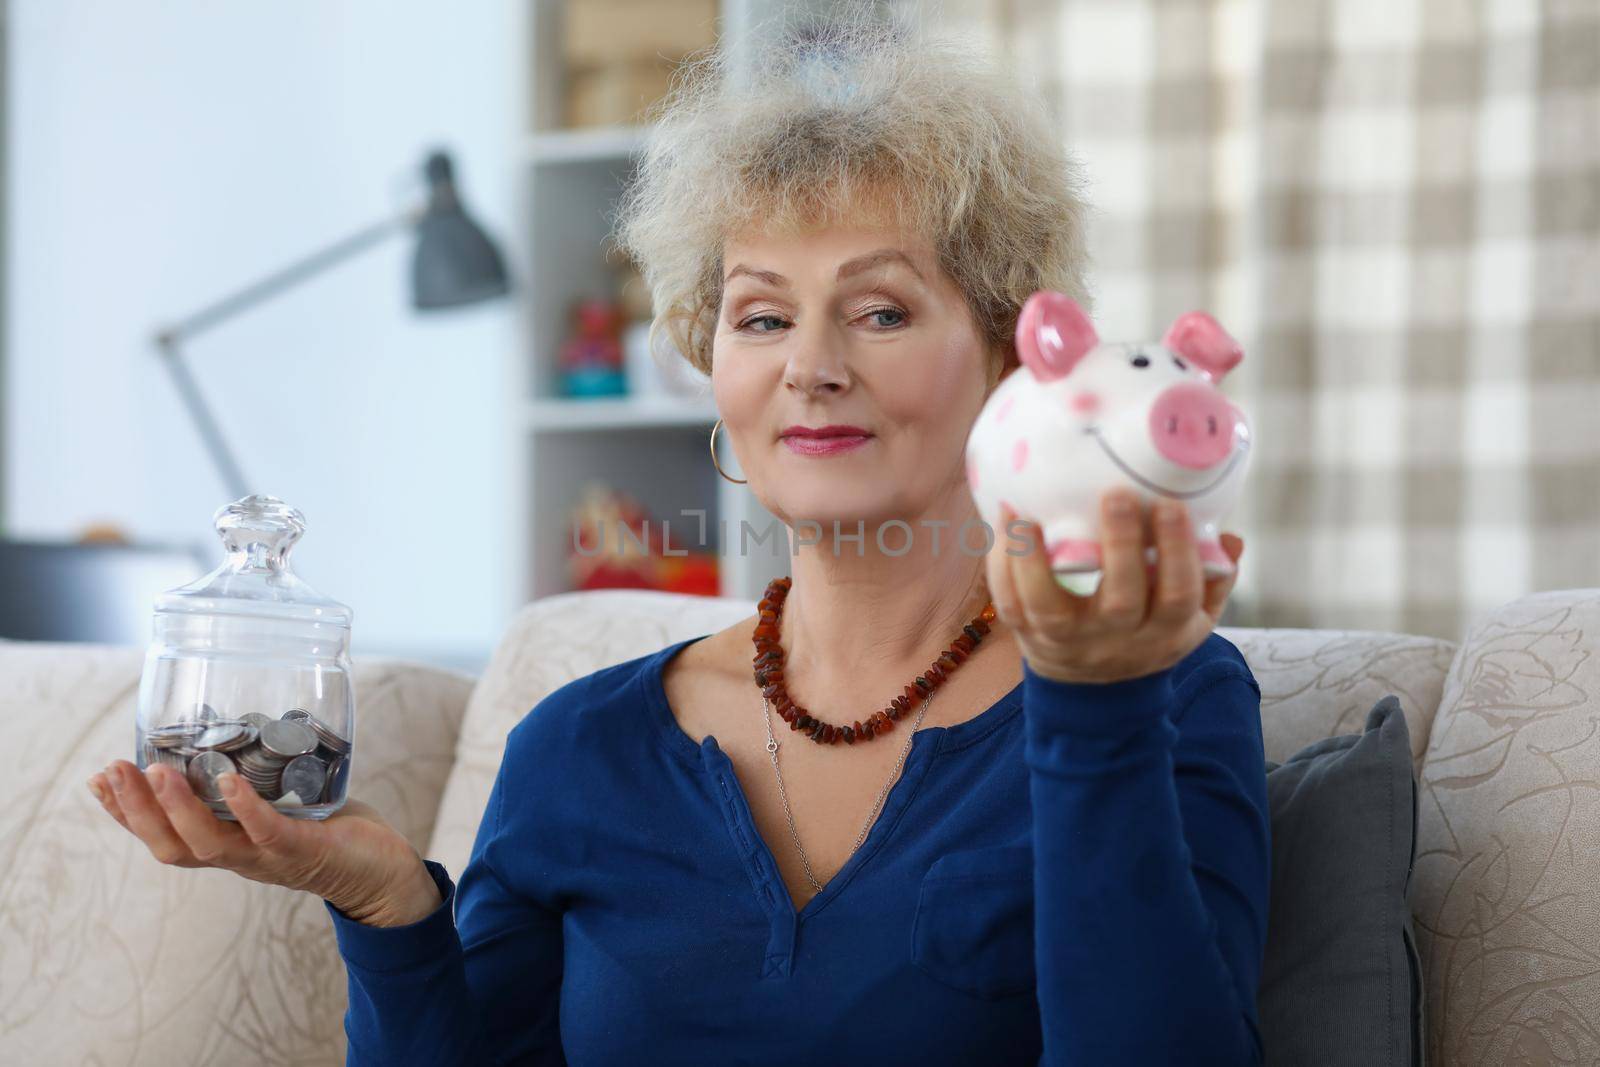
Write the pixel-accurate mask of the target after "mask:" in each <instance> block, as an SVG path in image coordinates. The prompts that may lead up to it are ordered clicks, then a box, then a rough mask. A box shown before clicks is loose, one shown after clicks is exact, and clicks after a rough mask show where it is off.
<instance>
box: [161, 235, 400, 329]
mask: <svg viewBox="0 0 1600 1067" xmlns="http://www.w3.org/2000/svg"><path fill="white" fill-rule="evenodd" d="M421 216H422V208H420V207H418V208H411V209H408V210H406V211H403V212H401V213H400V214H398V215H394V216H392V217H390V218H387V219H383V220H382V221H380V222H376V223H374V224H372V225H370V226H367V227H364V228H363V229H360V230H357V231H356V232H355V233H353V234H351V235H350V236H348V237H344V238H341V239H340V240H338V241H335V242H334V243H332V244H330V245H328V246H327V247H326V248H323V249H321V250H319V251H317V252H313V253H311V254H310V255H309V256H306V257H305V258H303V259H299V260H296V261H295V262H293V263H291V264H289V265H288V266H287V267H283V268H282V269H280V270H277V271H274V272H273V273H271V274H269V275H267V276H266V277H265V278H263V279H261V280H260V281H258V282H253V283H251V284H250V285H247V286H245V287H244V288H243V289H240V290H239V291H238V292H236V293H233V294H230V295H229V296H225V297H223V298H222V299H221V300H218V301H216V302H215V303H213V304H211V305H209V306H207V307H204V308H201V309H200V310H199V311H196V312H194V313H193V314H191V315H187V316H185V317H184V318H182V319H180V320H178V322H177V323H175V324H174V325H172V326H168V327H166V328H165V329H163V330H161V331H160V332H159V333H158V334H157V335H156V341H157V343H158V344H161V343H164V342H168V341H180V340H188V339H189V338H192V337H194V336H195V335H196V334H199V333H201V332H202V331H204V330H208V329H210V328H211V327H213V326H215V325H217V324H218V323H220V322H224V321H226V320H227V319H231V318H233V317H234V316H235V315H237V314H239V313H240V312H241V311H246V310H248V309H249V308H252V307H254V306H255V305H256V304H259V303H261V302H262V301H264V300H269V299H271V298H272V297H274V296H276V295H277V294H278V293H280V292H282V291H283V290H285V289H289V288H292V287H294V286H295V285H298V284H299V283H300V282H302V281H304V280H306V279H307V278H310V277H313V276H314V275H317V274H320V273H322V272H323V271H325V270H327V269H328V268H329V267H333V266H336V265H338V264H339V263H342V262H344V261H345V260H347V259H349V258H350V257H351V256H353V255H356V254H357V253H358V252H361V251H363V250H365V249H366V248H367V247H368V246H370V245H374V244H377V243H378V242H379V241H381V240H383V239H384V238H385V237H388V236H389V235H390V234H391V233H394V232H395V231H397V230H402V229H405V228H406V227H408V226H411V225H414V224H415V223H416V221H417V220H418V219H419V218H421Z"/></svg>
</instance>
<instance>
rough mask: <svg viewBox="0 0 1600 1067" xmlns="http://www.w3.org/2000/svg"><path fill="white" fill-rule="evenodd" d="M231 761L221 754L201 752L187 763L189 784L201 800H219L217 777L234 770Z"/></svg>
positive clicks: (220, 795)
mask: <svg viewBox="0 0 1600 1067" xmlns="http://www.w3.org/2000/svg"><path fill="white" fill-rule="evenodd" d="M234 769H235V768H234V765H233V760H231V759H229V758H228V757H227V756H226V755H224V754H223V753H221V752H202V753H200V754H199V755H198V756H196V757H195V758H194V759H192V760H190V761H189V768H188V776H189V784H190V785H191V786H193V787H194V791H195V794H196V795H198V796H199V797H200V798H201V799H202V800H221V799H222V790H220V789H218V788H217V776H218V775H221V774H225V773H227V772H229V771H232V770H234Z"/></svg>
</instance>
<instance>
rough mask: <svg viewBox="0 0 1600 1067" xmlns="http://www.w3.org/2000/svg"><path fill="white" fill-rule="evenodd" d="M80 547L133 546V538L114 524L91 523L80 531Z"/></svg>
mask: <svg viewBox="0 0 1600 1067" xmlns="http://www.w3.org/2000/svg"><path fill="white" fill-rule="evenodd" d="M78 544H80V545H131V544H133V538H131V537H129V536H128V535H127V534H126V533H123V531H122V527H120V526H118V525H117V524H116V523H114V522H91V523H89V524H87V525H86V526H84V528H83V529H82V530H79V531H78Z"/></svg>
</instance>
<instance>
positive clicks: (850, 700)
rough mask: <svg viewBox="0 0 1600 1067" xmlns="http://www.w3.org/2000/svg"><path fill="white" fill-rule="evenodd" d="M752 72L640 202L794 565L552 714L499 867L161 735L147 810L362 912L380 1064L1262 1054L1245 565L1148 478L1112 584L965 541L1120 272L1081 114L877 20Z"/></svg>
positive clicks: (714, 59) (353, 944) (516, 803)
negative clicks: (1102, 273)
mask: <svg viewBox="0 0 1600 1067" xmlns="http://www.w3.org/2000/svg"><path fill="white" fill-rule="evenodd" d="M726 58H727V57H726V56H725V55H724V54H722V53H713V54H710V55H702V56H700V57H698V58H697V59H696V60H695V61H694V62H693V63H691V65H690V66H689V67H688V68H687V69H686V71H685V73H684V75H683V76H682V77H681V78H680V81H679V82H678V83H677V84H676V86H675V91H674V93H673V95H672V96H671V97H670V98H669V101H668V106H666V107H665V108H664V109H663V110H662V112H661V113H660V114H659V115H658V116H657V117H658V119H659V121H658V123H657V124H656V126H655V128H654V131H653V135H652V139H651V140H650V142H649V145H648V148H647V151H646V153H645V155H644V157H643V159H642V165H641V168H640V171H639V173H638V175H637V177H636V179H635V181H634V182H633V184H632V185H631V186H630V188H629V190H628V193H627V195H626V197H625V198H624V200H623V201H622V205H621V212H620V215H619V218H618V220H617V221H618V222H619V227H618V233H619V234H620V238H621V243H622V245H623V246H624V247H625V248H626V249H627V250H628V251H629V252H630V253H631V254H632V255H633V256H634V257H635V258H636V259H637V260H638V262H639V263H640V264H641V265H642V267H643V270H644V273H645V276H646V278H647V279H648V280H649V282H650V284H651V287H652V294H653V297H654V300H655V306H656V309H657V312H658V316H657V325H658V326H660V327H662V328H665V329H668V330H670V331H671V333H672V336H673V338H674V340H675V342H676V344H677V347H678V349H679V351H680V352H682V353H683V354H684V355H685V356H686V357H687V358H688V359H689V360H690V361H691V362H693V363H694V364H695V365H696V366H698V367H700V368H701V369H702V370H705V371H707V372H709V374H710V376H711V380H712V383H713V388H714V393H715V399H716V404H717V409H718V411H719V412H720V413H721V415H722V420H721V426H722V428H723V429H724V431H725V432H726V433H727V435H728V437H729V438H730V440H731V444H732V447H733V451H734V453H735V454H736V455H737V457H738V460H739V463H740V466H741V468H742V470H743V471H744V473H745V480H746V481H747V483H748V486H749V491H750V492H753V493H754V494H756V496H757V497H758V498H759V499H760V500H761V502H762V503H763V504H764V505H765V506H766V507H767V508H768V509H769V510H770V511H771V512H772V513H773V514H774V515H776V516H778V517H779V518H780V519H782V520H783V521H784V522H785V523H786V524H787V525H789V526H790V527H791V528H793V531H794V533H795V534H796V535H797V536H796V538H795V540H796V543H797V551H796V554H795V555H794V557H793V560H792V570H793V573H792V575H791V576H790V577H789V578H785V579H780V580H778V581H775V582H774V583H772V584H771V585H770V586H769V588H768V590H767V594H766V596H765V597H764V598H763V599H762V601H761V603H760V605H759V607H758V611H757V613H756V614H754V615H752V616H751V617H750V618H747V619H745V620H743V621H741V622H739V623H737V624H735V625H733V626H730V627H728V628H727V629H725V630H722V631H720V632H717V633H711V634H702V635H699V636H696V637H692V638H689V639H687V640H683V641H678V642H676V643H674V644H672V645H669V646H667V647H666V648H664V649H661V650H659V651H656V652H654V653H651V654H649V655H645V656H642V657H639V658H636V659H632V660H629V661H627V662H624V663H619V664H616V665H614V666H610V667H607V668H605V669H603V670H599V671H596V672H594V673H592V674H589V675H587V676H585V677H582V678H579V679H577V680H575V681H573V682H571V683H569V684H567V685H565V686H563V687H561V688H560V689H558V690H557V691H555V692H554V693H551V694H550V695H549V696H547V697H545V698H544V699H543V700H541V701H540V702H539V704H538V705H537V706H536V707H535V708H533V710H532V711H531V712H529V713H528V714H527V716H525V717H524V718H523V720H522V721H521V722H519V723H518V724H517V726H516V727H515V728H513V729H512V731H511V733H510V735H509V737H508V738H507V741H506V746H505V752H504V756H503V760H502V763H501V765H500V768H499V772H498V774H497V776H496V778H495V781H494V784H493V788H492V791H491V793H490V797H489V801H488V805H487V809H486V811H485V813H484V817H483V821H482V824H481V826H480V828H479V831H478V834H477V838H476V841H475V843H474V846H473V849H472V854H471V858H470V860H469V862H468V864H467V866H466V867H465V868H464V869H463V871H462V872H461V876H460V884H459V886H456V885H454V884H453V883H452V882H451V880H450V876H449V874H448V873H447V872H446V871H445V870H444V868H443V867H442V866H441V865H440V864H438V863H437V862H435V861H431V860H428V861H424V860H423V859H422V858H421V857H419V856H418V855H417V853H416V852H415V850H414V849H412V847H411V846H410V845H409V844H408V843H406V842H405V840H404V839H403V838H401V837H400V836H399V835H398V834H397V833H395V832H394V831H393V830H392V829H390V828H389V827H388V826H387V824H386V823H384V821H383V819H382V817H381V816H380V815H379V814H378V813H377V812H375V811H373V810H372V809H371V808H370V807H368V806H367V805H364V804H361V803H360V802H358V801H353V800H352V801H351V802H349V803H348V804H347V805H346V807H345V808H344V810H343V811H342V812H341V813H340V814H338V815H336V816H335V817H333V818H330V819H329V820H327V821H326V822H325V823H321V824H318V823H303V822H295V821H292V820H289V819H286V818H285V817H283V816H282V815H281V813H279V812H277V811H276V810H275V809H273V808H272V806H271V805H269V804H267V803H266V802H264V801H262V800H261V799H260V798H259V797H257V796H256V794H255V793H254V792H253V791H252V790H250V789H238V790H235V791H234V793H233V795H232V797H231V798H230V799H229V804H230V806H231V808H232V810H233V811H234V812H235V813H236V814H237V816H238V819H239V822H238V824H228V823H223V822H219V821H218V820H216V819H214V818H213V817H212V816H211V815H210V814H209V813H208V812H207V811H206V809H205V808H204V807H203V806H202V805H201V804H200V802H199V801H198V800H197V799H196V798H195V797H194V796H193V795H192V794H191V793H190V792H189V790H188V788H187V787H186V785H185V784H184V783H183V781H182V780H181V778H180V777H179V776H176V775H175V774H173V773H171V772H170V771H168V770H167V769H165V768H161V767H153V768H151V769H150V770H149V771H147V772H146V775H145V776H141V775H139V774H138V773H137V769H136V768H132V767H130V766H127V765H125V764H124V763H122V762H121V761H119V762H118V763H117V764H116V765H115V766H114V767H113V775H112V780H113V782H114V783H115V782H116V779H117V772H125V773H123V774H122V775H121V776H122V777H123V779H124V781H123V782H122V783H121V784H119V785H118V786H117V788H116V789H115V792H114V793H107V794H106V795H105V797H104V798H103V800H104V802H105V804H106V806H107V808H108V809H109V810H110V812H111V814H112V815H114V816H115V817H116V818H118V819H119V820H120V821H122V822H123V823H124V825H126V826H127V827H128V828H129V829H130V830H132V831H133V832H135V833H137V834H139V836H140V837H141V838H143V839H144V840H145V841H146V842H147V843H148V844H149V845H150V848H151V851H152V852H153V853H154V854H155V855H156V857H157V858H159V859H161V860H162V861H163V862H166V863H172V864H177V865H181V866H220V867H225V868H229V869H232V870H235V871H238V872H239V873H240V874H242V875H244V876H246V877H250V878H255V879H258V880H262V881H270V882H275V883H278V884H282V885H288V886H291V887H293V888H297V889H303V890H306V891H308V892H314V893H316V894H318V895H319V896H321V897H322V898H323V899H324V900H325V902H326V903H327V906H328V911H329V914H330V916H331V917H332V922H333V926H334V930H335V933H336V936H337V940H338V945H339V949H340V951H341V954H342V955H343V958H344V960H345V963H346V965H347V969H348V974H349V993H350V1000H349V1011H348V1015H347V1017H346V1030H347V1033H348V1035H349V1039H350V1046H349V1062H350V1063H352V1064H355V1063H360V1064H380V1063H382V1064H400V1063H405V1064H413V1063H415V1064H424V1063H426V1064H430V1065H433V1064H446V1063H462V1064H479V1063H502V1062H503V1063H518V1064H561V1063H569V1064H722V1063H749V1064H758V1063H759V1064H821V1063H848V1064H901V1063H917V1064H922V1065H932V1064H952V1065H953V1064H979V1063H982V1064H1002V1063H1007V1064H1009V1063H1030V1064H1031V1063H1037V1062H1041V1061H1042V1062H1048V1063H1055V1064H1067V1063H1071V1064H1095V1065H1099V1064H1157V1063H1163V1064H1164V1063H1227V1064H1241V1063H1256V1062H1259V1060H1260V1056H1261V1045H1260V1040H1259V1038H1258V1036H1257V1033H1256V1010H1255V991H1256V983H1257V979H1258V975H1259V971H1260V966H1261V959H1262V949H1263V943H1264V938H1265V932H1266V914H1267V911H1266V902H1267V899H1266V898H1267V888H1268V874H1269V849H1268V818H1267V809H1266V787H1265V778H1264V770H1263V763H1264V761H1263V753H1262V743H1261V733H1260V720H1259V712H1260V704H1259V701H1260V691H1259V689H1258V688H1257V686H1256V683H1255V680H1254V678H1253V677H1252V675H1251V673H1250V670H1249V668H1248V667H1247V666H1246V664H1245V661H1244V659H1243V657H1242V656H1241V655H1240V653H1239V651H1238V650H1237V649H1236V648H1235V647H1234V646H1233V645H1232V644H1230V643H1229V642H1228V641H1227V640H1225V639H1224V638H1222V637H1221V636H1219V635H1217V634H1215V633H1214V632H1213V628H1214V626H1215V625H1216V623H1217V620H1218V619H1219V617H1220V614H1221V611H1222V606H1223V603H1224V601H1225V599H1226V597H1227V595H1228V592H1229V590H1230V586H1231V583H1232V579H1231V577H1227V578H1218V579H1211V580H1205V579H1203V577H1202V574H1201V568H1200V564H1199V560H1198V558H1197V553H1196V550H1195V546H1194V543H1193V541H1192V540H1191V538H1190V533H1189V525H1188V517H1187V514H1186V512H1185V509H1184V508H1183V506H1182V505H1181V504H1180V503H1179V502H1178V501H1176V500H1162V501H1160V502H1158V503H1157V504H1156V505H1155V506H1154V507H1151V508H1143V507H1142V506H1141V505H1140V503H1139V500H1138V498H1137V497H1135V496H1133V495H1132V494H1118V493H1111V494H1108V495H1107V496H1106V497H1105V498H1104V500H1103V501H1102V505H1103V515H1102V517H1103V530H1104V532H1103V537H1102V556H1103V569H1102V576H1101V579H1100V581H1099V584H1098V586H1097V587H1096V588H1094V590H1093V592H1092V593H1084V594H1080V593H1074V592H1069V591H1067V590H1066V589H1063V588H1062V587H1061V586H1060V585H1059V584H1058V583H1057V582H1056V580H1055V579H1054V577H1053V575H1052V573H1051V570H1050V566H1049V563H1048V561H1047V558H1046V556H1045V554H1044V552H1043V551H1042V544H1041V542H1040V538H1039V529H1038V527H1037V526H1036V525H1035V524H1032V523H1024V522H1022V521H1020V520H1018V521H1016V522H1014V523H1008V524H1007V527H1008V528H1007V529H1006V530H1004V531H992V533H993V534H994V540H993V544H992V546H989V547H987V548H986V549H980V550H976V551H975V550H973V549H972V548H971V537H970V536H964V535H963V532H962V531H963V524H965V525H966V528H967V533H968V534H970V531H971V529H972V528H973V527H974V525H975V524H977V521H978V520H977V516H976V512H975V509H974V504H973V500H972V496H971V493H970V492H969V489H968V487H967V484H966V481H965V471H964V463H963V446H964V443H965V440H966V437H967V433H968V430H969V429H970V427H971V426H972V423H973V421H974V419H975V418H976V416H977V414H978V412H979V409H980V408H981V407H982V405H983V403H984V400H985V398H986V397H987V396H988V395H989V393H990V391H991V390H992V389H993V388H994V387H995V385H996V384H997V383H998V381H999V380H1000V378H1001V377H1002V376H1003V375H1004V374H1005V373H1007V372H1008V371H1009V370H1011V369H1013V368H1014V367H1015V366H1016V354H1015V352H1014V351H1013V350H1012V347H1011V343H1010V342H1011V336H1012V331H1013V330H1014V329H1015V323H1016V320H1017V315H1018V312H1019V309H1020V307H1021V304H1022V302H1023V301H1024V300H1025V299H1026V298H1027V297H1028V296H1029V294H1031V293H1032V292H1034V291H1035V290H1038V289H1044V288H1050V289H1056V290H1060V291H1063V292H1067V293H1069V294H1071V295H1073V296H1075V297H1076V298H1077V299H1078V300H1079V301H1080V302H1083V303H1087V299H1086V296H1085V293H1084V291H1083V290H1084V286H1083V283H1082V277H1081V274H1082V270H1083V263H1084V251H1083V236H1082V235H1083V220H1082V215H1083V211H1084V208H1083V205H1082V203H1081V201H1080V200H1079V199H1078V198H1077V196H1076V195H1075V188H1074V182H1073V180H1072V177H1071V169H1070V166H1069V163H1068V161H1067V160H1066V159H1065V158H1064V157H1063V155H1062V154H1061V152H1060V150H1059V149H1058V148H1057V147H1056V143H1055V138H1054V137H1053V136H1052V134H1051V131H1050V130H1049V128H1048V125H1047V122H1046V119H1045V118H1044V116H1043V113H1042V111H1041V110H1040V109H1039V107H1038V105H1037V102H1036V101H1034V100H1032V99H1030V98H1029V97H1028V96H1027V95H1026V94H1024V93H1021V92H1019V91H1018V90H1017V89H1016V88H1015V87H1013V85H1012V84H1011V83H1010V82H1008V80H1007V79H1006V78H1005V77H1004V76H1003V74H1002V73H1001V72H1000V71H998V70H996V69H994V68H993V67H991V66H989V65H987V64H986V63H985V62H983V61H982V60H980V59H975V58H973V57H972V56H971V55H970V54H969V52H968V51H967V50H965V49H963V48H962V47H960V46H959V45H953V44H947V43H945V42H941V41H938V40H919V39H918V38H917V37H916V36H915V35H913V34H912V33H911V32H910V31H908V30H907V29H906V28H905V27H903V26H901V27H898V28H896V27H894V26H893V25H892V24H888V23H878V22H875V21H873V20H870V19H857V20H848V19H845V20H839V21H835V22H827V23H821V24H811V25H809V26H808V27H807V28H806V29H805V30H804V31H803V32H800V33H793V34H790V35H788V36H787V37H781V38H778V39H777V43H775V44H773V45H769V46H768V47H767V50H766V51H765V53H764V54H763V55H761V56H760V57H759V58H758V59H757V60H756V61H755V62H754V63H753V64H752V66H751V68H750V70H749V76H748V77H747V78H746V79H745V80H743V81H741V80H739V79H738V78H736V77H734V76H733V72H732V71H730V70H729V69H728V68H727V66H726ZM713 432H715V431H713ZM714 456H715V453H714V452H713V457H714ZM641 461H642V462H648V457H641ZM713 462H714V458H713ZM719 470H720V468H719ZM724 476H728V475H726V473H724ZM890 523H894V524H895V525H894V526H893V527H892V528H891V527H889V526H888V524H890ZM879 531H884V533H883V536H882V538H881V539H880V537H879V536H878V532H879ZM1223 543H1224V547H1225V550H1226V551H1227V552H1228V553H1229V555H1230V556H1231V557H1232V558H1233V559H1235V560H1237V558H1238V556H1239V553H1240V551H1241V550H1242V547H1243V545H1242V542H1241V541H1240V540H1239V539H1238V538H1237V537H1234V536H1232V535H1224V538H1223ZM1147 546H1154V547H1155V549H1156V555H1157V563H1156V564H1155V565H1154V566H1150V565H1147V562H1146V547H1147ZM152 783H158V784H159V790H158V792H159V797H158V796H157V795H156V792H153V791H152V789H151V785H152ZM93 784H94V785H96V786H98V785H99V782H98V776H97V780H96V781H95V782H94V783H93Z"/></svg>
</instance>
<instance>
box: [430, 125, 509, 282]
mask: <svg viewBox="0 0 1600 1067" xmlns="http://www.w3.org/2000/svg"><path fill="white" fill-rule="evenodd" d="M425 171H426V173H427V177H428V206H427V208H426V209H425V210H424V212H423V214H422V217H421V218H420V219H419V220H418V221H417V223H416V228H417V245H416V252H415V254H414V255H413V257H412V260H411V304H412V306H413V307H415V308H417V309H418V310H424V311H426V310H431V309H435V308H453V307H461V306H462V305H464V304H474V303H477V302H478V301H480V300H488V299H491V298H493V297H497V296H504V295H505V294H506V293H507V292H509V291H510V288H511V283H510V280H509V279H508V278H507V276H506V268H505V262H504V261H503V260H502V259H501V257H500V251H499V249H497V248H495V246H494V242H493V241H491V240H490V239H489V235H488V234H486V233H484V232H483V230H482V229H481V228H479V226H478V224H477V223H475V222H473V221H472V219H471V218H469V217H468V216H467V213H466V212H465V211H464V210H462V207H461V198H460V196H459V195H458V194H457V192H456V183H455V168H454V167H453V166H452V165H451V162H450V157H449V156H447V155H446V154H445V153H443V152H434V153H433V154H432V155H430V156H429V157H428V161H427V164H426V165H425Z"/></svg>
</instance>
